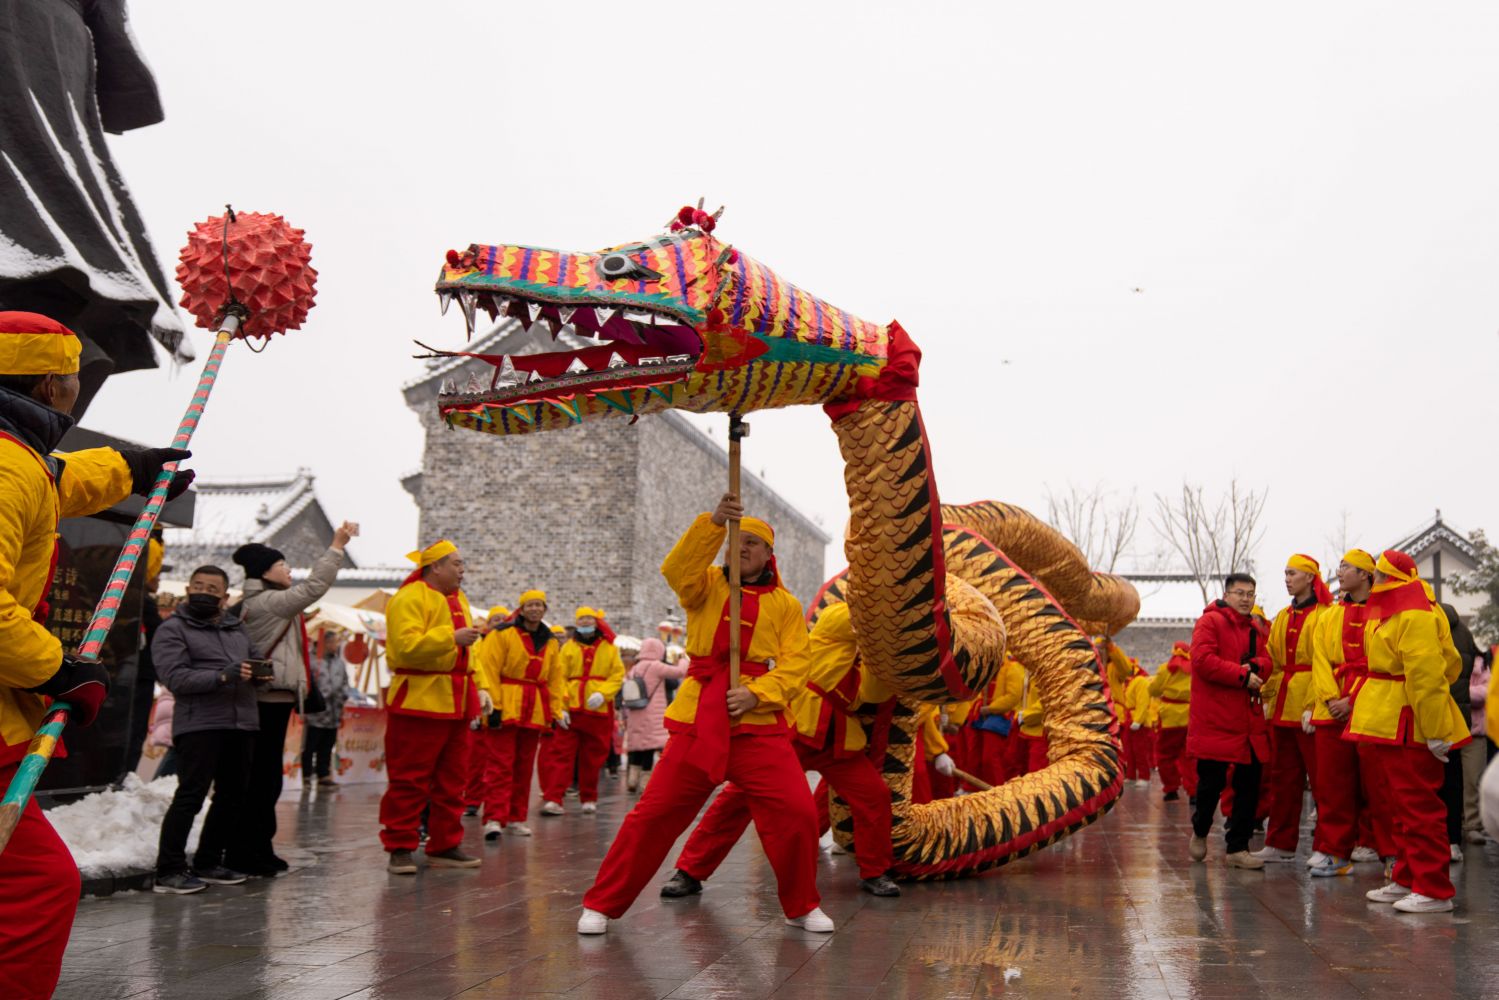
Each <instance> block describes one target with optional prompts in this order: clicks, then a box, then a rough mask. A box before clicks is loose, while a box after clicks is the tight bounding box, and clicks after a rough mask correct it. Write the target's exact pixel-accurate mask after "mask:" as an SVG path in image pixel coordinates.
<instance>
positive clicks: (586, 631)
mask: <svg viewBox="0 0 1499 1000" xmlns="http://www.w3.org/2000/svg"><path fill="white" fill-rule="evenodd" d="M575 631H576V632H577V633H578V634H579V635H593V633H594V631H595V630H594V627H593V626H592V625H579V626H578V627H577V629H576V630H575Z"/></svg>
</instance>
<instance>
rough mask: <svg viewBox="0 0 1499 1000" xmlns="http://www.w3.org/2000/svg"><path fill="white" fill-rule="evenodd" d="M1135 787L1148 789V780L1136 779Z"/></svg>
mask: <svg viewBox="0 0 1499 1000" xmlns="http://www.w3.org/2000/svg"><path fill="white" fill-rule="evenodd" d="M1135 787H1136V788H1149V787H1150V779H1149V778H1136V779H1135Z"/></svg>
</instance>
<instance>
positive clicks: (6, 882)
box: [0, 312, 192, 998]
mask: <svg viewBox="0 0 1499 1000" xmlns="http://www.w3.org/2000/svg"><path fill="white" fill-rule="evenodd" d="M82 351H83V345H82V342H81V341H80V340H79V339H78V337H77V336H76V335H74V333H73V332H72V331H71V330H69V329H68V328H67V327H65V326H63V325H62V324H61V323H58V322H56V321H54V320H51V319H48V318H47V317H46V316H41V315H38V314H36V313H26V312H0V789H3V788H6V787H8V786H9V785H10V782H11V779H12V778H14V777H15V774H16V769H17V767H18V765H19V764H20V761H21V758H22V757H24V756H25V755H26V748H27V745H28V744H29V743H30V741H31V736H32V733H34V732H35V731H36V728H37V725H38V724H39V723H40V722H41V719H42V715H43V713H44V712H45V710H46V707H47V705H48V704H50V702H51V701H52V700H53V699H60V700H63V701H66V702H68V703H69V704H70V705H72V706H73V713H72V717H71V718H70V720H69V721H70V723H71V724H73V725H76V726H88V725H91V724H92V723H93V721H94V718H95V717H96V716H97V715H98V713H99V708H100V706H101V705H102V704H103V703H104V698H105V696H106V695H107V694H108V691H109V674H108V672H107V671H106V670H105V669H104V667H103V666H101V665H100V664H98V663H94V662H85V661H82V660H76V659H74V658H73V657H72V656H70V655H67V654H65V653H64V652H63V648H62V644H61V643H60V642H58V640H57V638H56V637H55V636H53V635H52V634H51V633H50V632H48V631H47V629H46V627H45V622H46V619H47V592H48V590H49V589H50V588H51V585H52V574H53V571H54V570H55V569H56V567H57V522H58V520H59V519H60V518H64V517H82V516H83V515H85V514H92V513H95V512H97V511H100V510H104V509H105V508H108V507H110V506H112V505H114V504H115V503H118V502H119V501H121V500H123V499H124V498H125V497H127V496H129V495H130V494H131V493H132V492H135V493H140V494H142V495H145V494H147V493H149V492H150V490H151V487H152V486H153V485H154V483H155V480H156V477H157V475H158V474H159V473H160V471H161V467H162V465H163V463H164V462H166V461H173V460H178V459H181V458H186V457H187V456H188V454H189V453H188V452H185V451H173V450H171V449H167V448H147V449H139V450H133V451H126V452H120V451H116V450H114V449H112V448H91V449H89V450H87V451H77V452H72V453H70V454H65V455H61V454H53V449H54V448H56V447H57V445H58V443H59V441H61V439H62V436H63V435H64V434H65V433H66V432H67V430H68V428H70V427H72V426H73V420H72V418H71V417H70V416H69V414H70V413H71V412H72V409H73V405H74V404H75V403H76V402H77V400H78V393H79V382H78V359H79V357H80V356H81V354H82ZM191 479H192V473H190V472H186V471H184V472H180V473H178V475H177V479H175V480H174V482H173V484H172V487H171V492H170V493H169V495H171V496H175V495H177V494H178V493H180V492H181V491H182V490H184V489H186V488H187V484H188V483H189V482H190V481H191ZM64 755H65V750H64V749H63V748H62V747H59V748H58V750H57V752H56V756H59V757H61V756H64ZM78 887H79V876H78V866H77V865H75V864H74V863H73V856H72V854H70V853H69V852H68V848H67V846H66V845H65V844H64V843H63V842H62V840H61V838H59V837H58V835H57V833H56V831H54V830H53V829H52V825H51V824H50V823H48V822H47V819H46V817H45V816H44V815H43V814H42V810H41V809H40V807H38V806H37V804H36V800H35V799H31V800H29V801H28V802H27V803H26V807H25V809H24V811H22V813H21V817H20V820H19V821H18V823H17V826H16V828H15V831H14V832H13V833H12V835H11V839H10V843H9V844H8V845H7V846H6V848H5V851H4V853H0V996H4V997H18V998H19V997H25V998H30V997H50V996H51V995H52V992H53V990H54V989H55V988H56V986H57V978H58V974H59V972H60V970H61V968H62V954H63V949H64V948H65V947H66V946H67V943H68V932H69V930H70V929H71V928H72V926H73V916H74V914H75V912H76V911H77V909H78Z"/></svg>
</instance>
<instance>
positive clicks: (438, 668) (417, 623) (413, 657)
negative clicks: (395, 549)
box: [380, 539, 480, 875]
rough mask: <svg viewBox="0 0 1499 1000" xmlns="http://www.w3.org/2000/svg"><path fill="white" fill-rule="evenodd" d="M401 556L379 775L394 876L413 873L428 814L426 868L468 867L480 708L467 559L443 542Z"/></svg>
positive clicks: (391, 615)
mask: <svg viewBox="0 0 1499 1000" xmlns="http://www.w3.org/2000/svg"><path fill="white" fill-rule="evenodd" d="M406 558H408V559H410V560H411V561H412V562H414V563H416V569H415V570H413V571H412V573H411V575H410V576H408V577H407V578H406V580H405V582H403V583H402V584H401V587H400V589H399V590H397V591H396V594H395V596H394V597H392V598H391V599H390V603H389V604H387V605H386V607H385V655H386V658H387V662H388V663H389V665H390V672H391V679H390V691H389V693H388V694H387V696H386V703H385V708H386V721H385V770H386V774H387V775H388V776H389V780H390V785H389V786H388V787H387V788H386V790H385V795H384V796H383V797H382V798H381V799H380V826H381V830H380V842H381V843H382V844H383V845H384V846H385V850H386V851H387V852H389V854H390V861H389V864H388V866H387V867H388V870H389V871H390V872H391V873H392V874H395V875H410V874H414V873H415V872H416V868H417V866H416V861H415V859H414V858H413V856H412V852H413V851H415V850H416V848H417V845H418V843H419V842H420V836H421V834H420V824H421V815H422V810H423V809H425V808H427V807H428V806H429V805H430V811H429V814H428V817H427V832H428V839H427V863H428V864H429V865H434V866H440V867H448V868H472V867H475V866H477V865H478V864H479V859H478V858H475V857H471V856H469V855H466V854H464V853H463V852H462V851H461V850H459V847H458V845H459V843H460V842H461V841H462V840H463V790H464V784H465V782H466V781H467V778H468V749H469V747H468V723H469V720H470V719H472V718H473V717H474V716H475V715H477V714H478V712H479V710H480V698H479V694H478V688H477V687H476V686H475V685H474V680H473V670H472V668H471V665H470V663H469V653H470V650H471V648H472V647H473V645H474V643H475V642H477V641H478V639H479V630H478V629H476V628H474V627H473V624H472V622H471V620H470V618H469V607H468V598H467V597H466V596H464V593H463V590H462V587H461V585H462V583H463V571H464V565H463V556H462V554H461V553H459V551H458V547H457V546H456V545H454V544H453V543H452V542H450V541H448V540H446V539H443V540H442V541H438V542H434V543H433V544H431V545H429V546H427V547H426V548H425V549H422V550H420V551H418V552H412V553H411V554H409V555H408V556H407V557H406Z"/></svg>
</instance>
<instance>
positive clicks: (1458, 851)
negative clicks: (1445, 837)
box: [1452, 844, 1466, 864]
mask: <svg viewBox="0 0 1499 1000" xmlns="http://www.w3.org/2000/svg"><path fill="white" fill-rule="evenodd" d="M1464 860H1466V859H1465V858H1464V857H1463V845H1461V844H1453V845H1452V863H1453V864H1458V863H1460V862H1462V861H1464Z"/></svg>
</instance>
